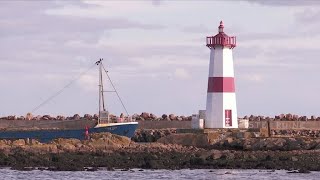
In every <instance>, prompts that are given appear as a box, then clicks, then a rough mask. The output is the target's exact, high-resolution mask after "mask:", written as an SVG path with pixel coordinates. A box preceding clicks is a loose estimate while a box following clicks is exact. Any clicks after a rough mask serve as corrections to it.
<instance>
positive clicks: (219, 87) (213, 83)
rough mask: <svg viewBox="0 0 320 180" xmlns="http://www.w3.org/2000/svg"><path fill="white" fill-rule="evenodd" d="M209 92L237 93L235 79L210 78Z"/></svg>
mask: <svg viewBox="0 0 320 180" xmlns="http://www.w3.org/2000/svg"><path fill="white" fill-rule="evenodd" d="M208 92H235V88H234V78H233V77H209V80H208Z"/></svg>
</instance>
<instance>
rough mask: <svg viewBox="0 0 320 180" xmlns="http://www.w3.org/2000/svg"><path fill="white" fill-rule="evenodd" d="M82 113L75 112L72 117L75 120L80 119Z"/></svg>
mask: <svg viewBox="0 0 320 180" xmlns="http://www.w3.org/2000/svg"><path fill="white" fill-rule="evenodd" d="M80 118H81V117H80V115H79V114H75V115H73V117H72V119H73V120H80Z"/></svg>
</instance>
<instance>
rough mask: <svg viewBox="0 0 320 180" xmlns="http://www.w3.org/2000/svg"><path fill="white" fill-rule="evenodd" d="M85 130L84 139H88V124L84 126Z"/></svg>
mask: <svg viewBox="0 0 320 180" xmlns="http://www.w3.org/2000/svg"><path fill="white" fill-rule="evenodd" d="M85 130H86V132H85V139H89V128H88V126H86V128H85Z"/></svg>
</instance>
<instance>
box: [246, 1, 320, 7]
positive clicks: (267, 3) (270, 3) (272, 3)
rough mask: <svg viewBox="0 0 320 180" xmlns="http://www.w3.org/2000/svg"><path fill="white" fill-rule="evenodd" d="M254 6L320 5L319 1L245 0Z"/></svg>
mask: <svg viewBox="0 0 320 180" xmlns="http://www.w3.org/2000/svg"><path fill="white" fill-rule="evenodd" d="M244 1H247V2H249V3H252V4H260V5H265V6H314V5H320V1H317V0H244Z"/></svg>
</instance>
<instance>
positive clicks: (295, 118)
mask: <svg viewBox="0 0 320 180" xmlns="http://www.w3.org/2000/svg"><path fill="white" fill-rule="evenodd" d="M243 119H248V120H249V121H320V117H316V116H311V117H310V118H308V117H307V116H299V115H295V114H290V113H288V114H280V115H277V116H275V117H274V118H271V117H268V116H266V117H265V116H254V115H250V116H244V117H243Z"/></svg>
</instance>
